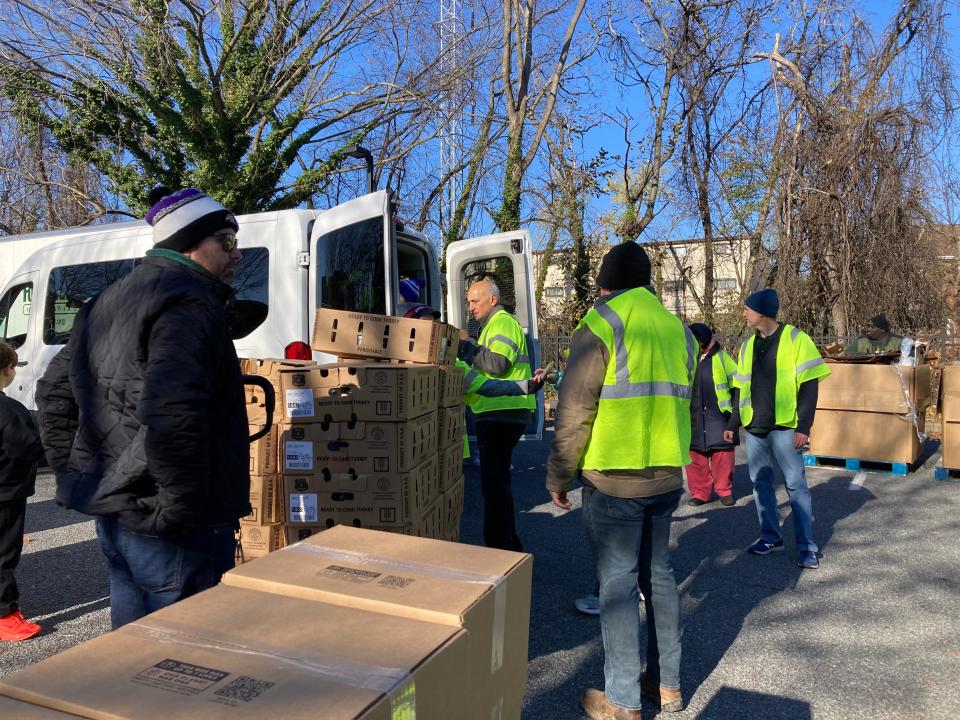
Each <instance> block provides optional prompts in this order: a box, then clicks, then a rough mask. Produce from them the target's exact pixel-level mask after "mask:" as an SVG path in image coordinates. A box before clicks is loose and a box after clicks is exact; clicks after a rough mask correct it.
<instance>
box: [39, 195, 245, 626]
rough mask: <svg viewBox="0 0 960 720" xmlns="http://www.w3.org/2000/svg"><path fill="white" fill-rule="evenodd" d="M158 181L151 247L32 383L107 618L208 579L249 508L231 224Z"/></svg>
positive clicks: (147, 607) (226, 565) (116, 621)
mask: <svg viewBox="0 0 960 720" xmlns="http://www.w3.org/2000/svg"><path fill="white" fill-rule="evenodd" d="M158 190H159V192H158V191H154V192H153V193H151V197H150V202H151V205H152V207H151V208H150V211H149V212H148V213H147V215H146V221H147V222H148V223H149V224H150V225H151V226H152V227H153V237H154V247H153V249H152V250H150V251H149V252H147V256H146V257H145V258H144V259H143V261H142V262H140V263H139V264H138V265H137V266H136V267H135V268H134V269H133V271H131V272H130V274H129V275H127V276H126V277H124V278H122V279H121V280H118V281H117V282H116V283H114V284H113V285H111V286H110V287H108V288H107V289H106V290H104V291H103V292H102V293H101V294H100V295H99V296H98V297H97V298H95V299H94V300H92V301H91V302H89V303H88V304H87V305H85V306H84V307H83V308H82V309H81V311H80V312H79V313H78V314H77V318H76V322H75V324H74V327H73V331H72V333H71V336H70V341H69V342H68V344H67V346H66V347H65V348H64V349H63V350H62V351H61V352H60V354H59V355H58V356H57V357H56V358H54V360H53V362H52V363H51V364H50V366H49V367H48V369H47V372H46V373H45V375H44V377H43V378H42V380H41V381H40V382H39V383H38V388H37V406H38V408H39V416H40V424H41V433H42V436H43V440H44V445H45V446H46V449H47V458H48V460H49V462H50V465H51V467H52V468H53V470H54V471H55V473H56V475H57V496H56V497H57V502H58V503H60V504H61V505H63V506H65V507H68V508H72V509H74V510H79V511H80V512H83V513H86V514H88V515H94V516H96V518H97V536H98V537H99V540H100V545H101V547H102V549H103V552H104V554H105V555H106V556H107V562H108V566H109V571H110V613H111V620H112V623H113V627H114V628H118V627H120V626H122V625H125V624H126V623H129V622H133V621H134V620H137V619H138V618H140V617H143V616H144V615H146V614H148V613H151V612H153V611H154V610H157V609H159V608H162V607H165V606H167V605H170V604H172V603H174V602H176V601H177V600H180V599H182V598H184V597H187V596H189V595H192V594H194V593H197V592H200V591H202V590H205V589H207V588H209V587H212V586H214V585H216V584H217V583H218V582H219V581H220V577H221V576H222V575H223V573H224V572H226V571H227V570H229V569H230V568H231V567H232V566H233V558H234V548H235V541H234V530H235V528H236V527H238V520H239V518H241V517H243V516H244V515H247V514H248V513H249V512H250V503H249V489H250V477H249V472H248V462H247V453H248V448H247V419H246V410H245V407H244V401H243V385H242V382H241V378H240V364H239V361H238V360H237V354H236V350H235V349H234V346H233V341H232V339H231V337H230V331H229V327H228V322H227V313H226V308H225V303H226V301H227V299H228V298H229V296H230V285H231V283H232V282H233V279H234V275H235V272H236V265H237V262H238V261H239V260H240V251H239V250H238V249H237V230H238V229H239V226H238V224H237V221H236V219H235V218H234V216H233V215H232V214H231V213H230V211H228V210H227V209H226V208H225V207H223V205H221V204H220V203H218V202H217V201H216V200H213V199H212V198H210V197H208V196H207V195H204V194H203V193H202V192H200V191H199V190H196V189H193V188H187V189H185V190H180V191H179V192H176V193H170V191H169V190H166V189H165V188H164V189H159V188H158Z"/></svg>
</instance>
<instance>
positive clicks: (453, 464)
mask: <svg viewBox="0 0 960 720" xmlns="http://www.w3.org/2000/svg"><path fill="white" fill-rule="evenodd" d="M439 458H440V489H441V490H449V489H450V488H452V487H453V486H454V485H455V484H456V482H457V480H458V479H459V478H462V477H463V438H461V439H460V444H459V445H451V446H450V447H448V448H444V449H443V450H441V451H440V454H439Z"/></svg>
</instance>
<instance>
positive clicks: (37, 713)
mask: <svg viewBox="0 0 960 720" xmlns="http://www.w3.org/2000/svg"><path fill="white" fill-rule="evenodd" d="M2 689H3V688H0V691H2ZM79 717H80V716H79V715H74V714H72V713H64V712H59V711H58V710H53V709H51V708H47V707H42V706H40V705H30V704H29V703H25V702H20V701H19V700H14V699H13V698H8V697H5V696H3V695H0V718H3V719H4V720H70V718H74V719H76V718H79Z"/></svg>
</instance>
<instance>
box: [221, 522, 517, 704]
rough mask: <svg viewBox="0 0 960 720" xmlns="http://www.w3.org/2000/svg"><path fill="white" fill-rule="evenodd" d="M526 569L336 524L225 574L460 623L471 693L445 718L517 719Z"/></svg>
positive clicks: (447, 546) (463, 549) (243, 581)
mask: <svg viewBox="0 0 960 720" xmlns="http://www.w3.org/2000/svg"><path fill="white" fill-rule="evenodd" d="M532 569H533V558H532V557H531V556H530V555H525V554H522V553H513V552H507V551H503V550H492V549H490V548H482V547H476V546H473V545H460V544H454V543H445V542H441V541H434V540H426V539H422V538H416V537H406V536H403V535H395V534H390V535H388V534H384V533H379V532H374V531H371V530H362V529H358V528H352V527H348V526H344V525H338V526H337V527H335V528H331V529H330V530H327V531H326V532H323V533H320V534H317V535H314V536H312V537H309V538H307V539H306V540H304V541H303V542H299V543H297V544H295V545H291V546H290V547H287V548H286V549H284V550H282V551H281V552H278V553H273V554H272V555H270V556H268V557H265V558H262V559H261V560H258V561H257V562H255V563H251V564H249V565H244V566H242V567H238V568H235V569H233V570H231V571H230V572H228V573H227V574H226V575H224V578H223V582H224V583H225V584H227V585H231V586H238V587H247V588H251V589H257V590H267V591H270V592H274V593H277V594H278V595H280V596H288V597H299V598H303V599H308V600H315V601H318V602H323V603H330V604H335V605H344V606H347V607H355V608H361V609H365V610H372V611H375V612H381V613H385V614H388V615H394V616H398V617H404V618H411V619H417V620H424V621H429V622H438V623H444V624H447V625H450V626H453V627H462V628H464V629H465V630H467V631H468V632H469V636H468V643H469V653H470V671H469V694H468V695H465V696H464V702H462V703H461V706H460V708H459V712H458V713H457V714H455V715H452V716H451V718H453V717H456V718H466V717H469V718H476V719H477V720H490V718H491V717H502V718H519V717H520V704H521V701H522V699H523V694H524V692H525V691H526V685H527V642H528V635H529V622H530V586H531V579H532ZM498 711H499V714H496V713H497V712H498ZM418 718H419V715H418Z"/></svg>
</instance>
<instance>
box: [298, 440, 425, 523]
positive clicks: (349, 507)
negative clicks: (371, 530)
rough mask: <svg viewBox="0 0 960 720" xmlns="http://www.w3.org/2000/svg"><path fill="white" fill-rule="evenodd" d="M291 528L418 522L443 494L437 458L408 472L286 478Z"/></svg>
mask: <svg viewBox="0 0 960 720" xmlns="http://www.w3.org/2000/svg"><path fill="white" fill-rule="evenodd" d="M283 496H284V504H285V506H286V508H287V516H286V522H287V523H288V524H289V525H321V526H326V527H332V526H333V525H353V526H355V527H375V526H392V527H395V526H400V525H404V524H407V523H413V522H415V521H416V520H418V519H419V518H420V517H421V516H422V515H423V514H424V513H425V511H426V510H427V509H428V508H429V507H430V504H431V503H432V502H433V501H434V500H436V499H437V498H438V497H439V496H440V481H439V478H438V477H437V459H436V457H431V458H429V459H428V460H426V461H425V462H423V463H421V464H420V465H418V466H417V467H415V468H413V470H410V471H409V472H405V473H371V474H354V473H342V474H332V475H331V476H330V479H329V480H326V479H321V478H317V477H315V476H312V475H287V476H286V477H285V478H284V480H283Z"/></svg>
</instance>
